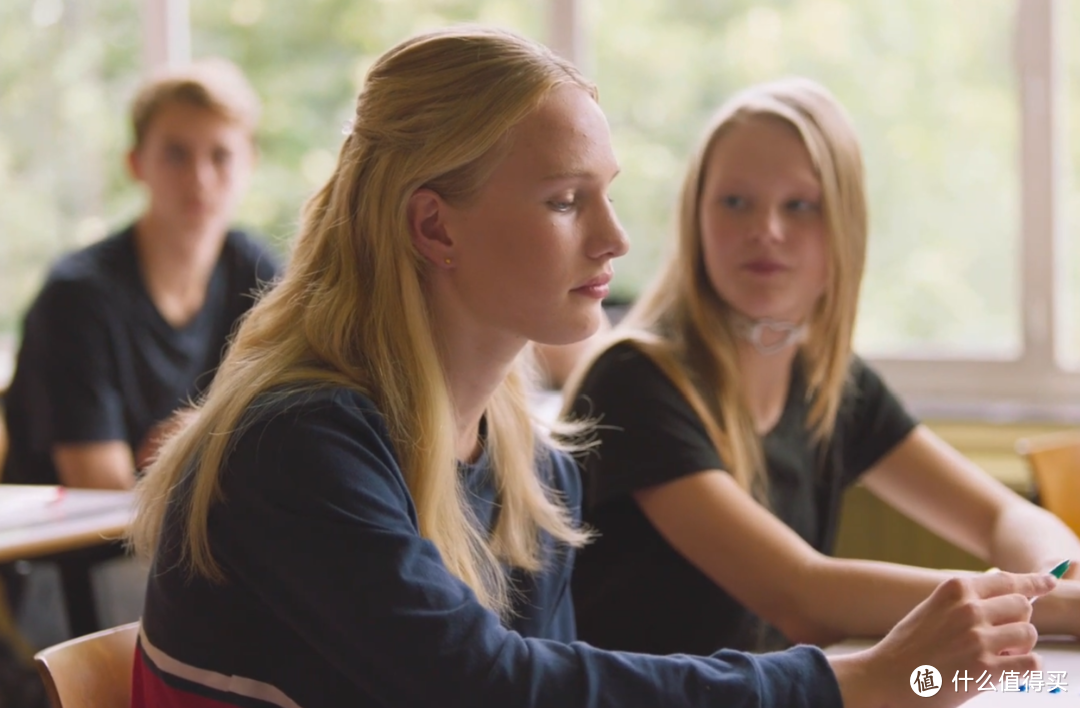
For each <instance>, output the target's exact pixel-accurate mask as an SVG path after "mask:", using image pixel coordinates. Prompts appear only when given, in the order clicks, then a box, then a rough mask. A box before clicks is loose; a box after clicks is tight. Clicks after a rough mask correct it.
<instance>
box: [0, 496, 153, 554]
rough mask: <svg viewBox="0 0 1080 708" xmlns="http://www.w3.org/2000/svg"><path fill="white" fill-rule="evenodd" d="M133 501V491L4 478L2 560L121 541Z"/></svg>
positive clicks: (0, 506) (0, 531)
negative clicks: (13, 481) (25, 482)
mask: <svg viewBox="0 0 1080 708" xmlns="http://www.w3.org/2000/svg"><path fill="white" fill-rule="evenodd" d="M133 503H134V496H133V494H132V493H131V492H121V491H104V490H91V489H65V490H63V491H60V488H59V487H49V486H36V485H26V486H24V485H17V484H0V563H8V562H11V561H15V560H25V559H31V558H38V557H40V556H45V555H50V554H53V553H61V552H63V551H70V550H75V549H77V548H85V547H88V546H95V545H100V544H104V543H110V542H112V541H115V540H117V539H119V538H120V537H121V536H122V535H123V533H124V531H125V530H126V529H127V527H128V525H129V524H130V523H131V518H132V512H133Z"/></svg>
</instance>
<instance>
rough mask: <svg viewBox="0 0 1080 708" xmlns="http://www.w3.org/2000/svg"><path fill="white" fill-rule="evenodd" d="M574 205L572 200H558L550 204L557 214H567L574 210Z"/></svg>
mask: <svg viewBox="0 0 1080 708" xmlns="http://www.w3.org/2000/svg"><path fill="white" fill-rule="evenodd" d="M574 203H575V202H574V200H572V199H556V200H553V201H550V202H548V206H550V207H551V208H552V209H554V210H555V211H557V212H561V213H566V212H568V211H570V210H572V209H573V208H574Z"/></svg>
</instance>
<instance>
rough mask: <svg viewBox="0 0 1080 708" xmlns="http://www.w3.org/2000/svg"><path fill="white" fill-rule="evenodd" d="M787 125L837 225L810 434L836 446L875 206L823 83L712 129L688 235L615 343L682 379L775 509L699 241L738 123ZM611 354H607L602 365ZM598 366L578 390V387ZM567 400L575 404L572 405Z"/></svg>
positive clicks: (810, 346) (814, 346)
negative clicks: (710, 175)
mask: <svg viewBox="0 0 1080 708" xmlns="http://www.w3.org/2000/svg"><path fill="white" fill-rule="evenodd" d="M762 118H768V119H777V120H781V121H783V122H784V123H786V124H788V125H790V126H792V127H793V128H794V129H795V130H796V131H797V132H798V134H799V136H800V137H801V138H802V141H803V143H804V144H805V145H806V148H807V151H808V152H809V153H810V159H811V161H812V163H813V165H814V168H815V171H816V175H817V178H818V179H819V180H820V182H821V188H822V194H823V206H824V215H825V220H826V224H827V226H828V234H829V236H828V251H829V254H828V258H829V278H828V283H827V285H826V289H825V293H824V295H823V296H822V298H821V299H820V300H819V301H818V303H817V305H816V307H815V308H814V311H813V312H812V314H811V316H810V321H809V325H810V326H809V331H810V334H809V339H808V340H807V341H806V342H805V343H804V344H803V345H802V351H801V357H800V360H801V362H802V365H803V366H804V373H805V379H806V382H807V391H806V393H807V397H808V399H809V401H810V403H811V407H810V413H809V419H808V427H809V428H810V430H811V431H812V433H813V435H814V438H815V439H816V440H818V441H825V440H828V439H829V438H830V437H831V435H832V431H833V428H834V424H835V422H836V417H837V414H838V411H839V408H840V402H841V399H842V397H843V390H844V386H845V381H846V379H847V372H848V365H849V362H850V358H851V341H852V334H853V329H854V326H855V312H856V307H857V303H858V295H859V285H860V283H861V281H862V274H863V267H864V264H865V260H866V232H867V210H866V196H865V191H864V189H865V187H864V183H863V164H862V156H861V151H860V150H859V144H858V138H857V136H856V134H855V130H854V128H853V126H852V124H851V122H850V120H849V119H848V117H847V115H846V113H845V112H844V110H843V108H842V107H841V106H840V104H839V103H838V102H837V101H836V99H835V98H834V97H833V96H832V95H831V94H830V93H829V92H828V91H827V90H826V89H825V88H823V87H822V86H820V85H818V84H816V83H814V82H812V81H809V80H807V79H784V80H781V81H775V82H770V83H766V84H761V85H758V86H755V87H752V88H750V89H747V90H745V91H743V92H741V93H739V94H736V95H735V96H733V97H732V98H731V99H729V100H728V101H727V102H725V103H724V105H722V106H721V107H720V109H719V110H718V111H717V113H716V114H715V115H714V116H713V118H712V120H711V121H710V122H709V124H708V127H707V129H706V131H705V133H704V135H703V138H702V139H701V141H700V142H699V145H698V147H697V149H696V150H695V152H694V154H693V156H692V158H691V159H690V163H689V166H688V167H687V170H686V176H685V179H684V181H683V185H682V191H681V193H680V199H679V211H678V220H677V232H678V239H677V241H676V243H675V248H674V250H673V251H672V252H670V254H669V257H668V258H667V261H666V262H665V264H664V266H663V268H662V270H661V272H660V273H659V275H658V276H657V277H656V278H655V279H654V280H653V281H652V283H651V284H650V285H649V287H648V288H647V289H646V291H645V293H644V294H643V295H642V296H641V297H640V298H639V300H638V301H637V303H636V304H635V306H634V307H633V308H632V309H631V311H630V312H629V313H628V314H627V316H626V318H625V319H624V320H623V322H622V323H620V326H619V327H618V328H617V329H616V330H615V331H614V332H613V335H612V337H611V339H610V341H609V346H610V345H614V344H615V343H618V342H623V341H629V342H630V343H632V344H633V345H634V346H636V347H637V348H639V349H640V350H641V351H642V352H643V353H645V354H646V355H648V356H649V357H650V358H651V359H652V360H653V361H655V362H656V363H657V365H658V366H659V367H660V368H661V370H662V371H663V372H664V373H665V374H666V375H667V376H668V377H669V378H670V379H671V380H672V382H673V383H674V384H675V386H676V387H677V388H678V389H679V391H680V392H681V393H682V394H683V395H684V396H685V397H686V399H687V401H688V402H689V403H690V405H691V406H692V407H693V409H694V411H695V412H696V413H697V414H698V416H699V417H700V418H701V420H702V421H703V422H704V424H705V427H706V429H707V431H708V433H709V437H710V438H711V439H712V441H713V444H714V445H715V446H716V448H717V450H718V452H719V453H720V456H721V458H722V459H723V460H724V461H725V464H726V465H728V467H729V472H730V473H731V474H732V475H733V476H734V477H735V479H736V480H737V481H738V482H739V484H740V486H742V487H743V488H744V489H746V490H748V491H750V492H751V493H753V494H754V495H755V496H756V497H757V498H758V499H759V500H760V501H762V502H763V503H766V502H767V494H766V490H767V486H768V481H767V475H766V472H765V469H764V460H763V453H762V450H761V443H760V441H759V439H758V436H757V433H756V431H755V429H754V424H753V420H752V418H751V415H750V411H749V408H748V406H747V403H746V401H745V399H744V396H743V393H742V389H741V387H740V385H739V382H740V375H739V366H738V357H737V354H736V335H735V329H734V322H733V318H732V317H731V310H730V308H729V306H728V305H727V304H726V303H725V302H724V301H723V300H722V299H721V298H720V297H719V295H718V294H717V293H716V290H715V289H714V288H713V286H712V284H711V282H710V280H709V277H708V274H707V273H706V270H705V264H704V258H703V255H702V245H701V220H700V204H701V193H702V187H703V185H704V182H705V176H706V175H705V170H706V166H707V165H708V160H709V156H710V154H711V152H712V149H713V147H714V146H715V145H716V144H717V142H718V141H719V140H720V139H721V138H722V137H723V136H724V135H725V134H727V132H728V131H730V130H731V128H732V127H733V126H736V125H739V124H741V123H745V122H746V121H749V120H757V119H762ZM607 348H609V347H606V346H605V347H601V348H600V349H599V351H597V352H596V353H595V354H594V357H593V359H594V360H595V357H598V356H599V355H600V354H602V353H603V351H606V350H607ZM587 369H588V366H587V365H586V366H582V367H580V368H579V369H578V378H576V379H575V381H574V382H573V383H572V384H571V387H570V390H571V391H573V390H575V389H576V388H577V387H579V386H580V383H581V380H580V377H581V376H583V374H584V372H585V371H587ZM568 400H569V401H572V400H573V397H572V396H570V397H569V398H568Z"/></svg>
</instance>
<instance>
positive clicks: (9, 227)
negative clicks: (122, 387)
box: [0, 0, 142, 386]
mask: <svg viewBox="0 0 1080 708" xmlns="http://www.w3.org/2000/svg"><path fill="white" fill-rule="evenodd" d="M139 32H140V21H139V13H138V6H137V5H136V3H133V2H132V1H131V0H79V1H78V2H74V1H69V2H63V1H62V0H4V2H2V3H0V87H3V88H2V90H0V234H2V236H0V336H4V337H6V338H8V337H11V336H13V334H14V332H15V330H16V329H17V326H18V324H19V322H20V321H21V318H22V314H23V312H24V310H25V309H26V307H27V305H28V304H29V301H30V298H32V297H33V296H34V294H35V293H36V291H37V289H38V288H39V287H40V285H41V281H42V278H43V277H44V273H45V270H46V268H47V267H48V265H49V263H50V262H51V261H52V260H53V259H54V258H55V257H56V256H57V255H58V254H59V253H60V252H62V251H65V250H68V249H71V248H74V247H76V246H80V245H82V244H85V243H89V242H90V241H93V240H96V239H97V238H100V237H101V236H102V235H104V233H105V231H106V229H109V228H114V227H116V226H118V225H119V224H121V223H122V222H123V220H124V219H126V218H130V217H131V216H132V215H133V214H134V213H135V211H136V209H137V202H138V194H137V190H135V189H134V187H133V186H132V185H131V183H130V180H128V178H127V176H126V173H125V170H124V150H125V149H126V147H127V143H128V134H129V129H128V123H127V105H128V103H129V101H130V98H131V93H132V91H133V90H134V87H135V83H136V82H137V81H138V78H139V62H140V60H141V47H142V45H141V41H140V39H139ZM4 348H5V349H6V348H7V347H4ZM0 358H3V357H0ZM4 361H5V362H6V359H5V360H4ZM5 365H6V363H5ZM6 381H7V377H6V372H3V371H0V386H2V385H3V384H5V383H6Z"/></svg>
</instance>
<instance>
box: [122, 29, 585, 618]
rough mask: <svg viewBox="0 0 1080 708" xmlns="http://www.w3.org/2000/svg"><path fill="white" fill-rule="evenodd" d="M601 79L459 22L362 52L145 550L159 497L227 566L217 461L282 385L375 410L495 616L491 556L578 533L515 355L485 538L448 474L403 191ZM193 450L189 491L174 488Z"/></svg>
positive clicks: (481, 159) (493, 412) (190, 549)
mask: <svg viewBox="0 0 1080 708" xmlns="http://www.w3.org/2000/svg"><path fill="white" fill-rule="evenodd" d="M568 83H569V84H575V85H578V86H580V87H582V88H584V89H585V90H587V91H589V92H590V94H591V95H593V96H594V97H595V95H596V91H595V88H594V87H593V86H592V84H590V83H589V82H587V81H586V80H585V79H584V78H583V77H582V76H581V75H580V74H579V73H578V72H577V71H576V70H575V69H574V67H573V66H572V65H570V64H569V63H567V62H565V61H563V60H562V59H560V58H558V57H556V56H555V55H554V54H552V53H551V52H550V51H549V50H547V49H546V48H544V47H542V46H540V45H538V44H535V43H533V42H530V41H528V40H525V39H523V38H521V37H518V36H516V35H513V34H510V33H507V32H502V31H497V30H490V29H484V28H470V27H458V28H453V29H448V30H442V31H436V32H431V33H428V34H424V35H421V36H418V37H415V38H413V39H410V40H407V41H405V42H403V43H402V44H400V45H398V46H397V47H395V48H393V49H391V50H390V51H388V52H387V53H386V54H384V55H383V56H382V57H381V58H380V59H379V61H378V62H377V63H376V64H375V65H374V66H373V67H372V68H371V70H370V72H369V74H368V76H367V79H366V81H365V85H364V88H363V90H362V91H361V93H360V96H359V99H358V100H357V106H356V117H355V122H354V124H353V126H352V130H351V132H350V134H349V135H348V137H347V138H346V140H345V144H344V145H343V146H342V148H341V153H340V156H339V159H338V165H337V168H336V169H335V171H334V174H333V176H331V178H330V180H329V181H328V182H327V184H326V185H325V186H324V187H323V188H322V189H321V190H319V192H318V193H317V194H316V195H315V196H314V197H312V199H311V200H310V201H309V202H308V204H307V205H306V206H305V209H304V212H303V220H302V225H301V228H300V232H299V235H298V237H297V240H296V243H295V247H294V250H293V254H292V258H291V261H290V263H289V266H288V269H287V272H286V273H285V275H284V277H283V278H282V280H281V281H280V282H279V283H278V284H277V285H276V287H274V288H273V289H272V290H270V291H269V292H267V293H266V294H265V295H264V296H263V297H262V299H261V300H260V301H259V302H258V303H257V304H256V305H255V306H254V307H253V308H252V310H251V312H250V313H249V314H248V316H247V317H246V319H245V320H244V322H243V323H242V325H241V326H240V328H239V331H238V332H237V334H236V336H235V340H234V341H233V342H232V344H231V346H230V349H229V351H228V354H227V356H226V357H225V359H224V361H223V362H222V364H221V367H220V369H219V370H218V373H217V375H216V377H215V379H214V382H213V384H212V385H211V387H210V388H209V390H208V392H207V394H206V396H205V398H204V399H203V400H202V401H201V404H200V405H199V406H198V407H197V409H196V410H195V411H194V412H193V413H192V414H191V415H190V416H188V420H187V421H186V423H185V425H184V427H183V428H182V429H181V431H180V432H179V433H178V434H176V435H175V436H174V437H172V438H170V439H169V441H168V442H167V443H166V444H165V445H164V447H163V448H162V451H161V454H160V456H159V458H158V459H157V461H156V462H155V463H154V465H153V466H152V467H151V469H150V470H149V471H148V473H147V475H146V477H145V479H144V480H143V481H142V483H141V484H140V490H139V513H138V518H137V521H136V524H135V527H134V530H133V533H132V540H133V543H134V545H135V546H136V548H137V549H138V550H139V551H140V552H141V553H144V554H151V553H153V551H154V550H155V548H156V546H157V542H158V537H159V534H160V531H161V526H162V521H163V518H164V514H165V510H166V506H167V505H169V504H182V505H183V507H184V513H183V515H182V516H183V519H184V521H183V527H184V531H185V533H184V538H183V552H184V558H185V561H186V563H187V564H188V567H189V568H190V570H191V571H192V572H195V573H198V574H201V575H204V576H206V577H209V578H212V579H215V580H221V579H224V573H223V571H222V569H221V568H220V567H219V566H218V564H217V563H216V562H215V559H214V558H213V556H212V554H211V544H210V539H209V538H208V536H207V516H208V514H209V511H210V508H211V506H212V505H213V504H215V503H216V502H219V501H220V500H221V491H220V485H219V475H220V470H221V468H222V466H223V465H224V464H225V462H226V458H227V456H228V453H229V450H230V445H231V444H232V443H233V442H234V438H235V437H236V435H237V430H238V427H239V426H240V425H241V424H242V420H243V417H244V414H245V411H247V410H248V409H249V408H250V406H251V405H252V403H253V401H254V399H255V398H256V397H257V396H259V395H260V393H262V392H266V391H268V390H269V389H274V388H279V387H282V386H285V387H288V388H291V389H297V388H312V387H319V386H347V387H350V388H352V389H355V390H358V391H360V392H362V393H364V394H365V395H367V396H369V397H370V398H371V399H372V400H373V401H374V402H375V404H376V406H377V407H378V409H379V410H380V411H381V413H382V415H383V416H384V418H385V421H386V425H387V428H388V430H389V432H390V436H391V439H392V441H393V444H394V449H395V451H396V453H397V456H398V459H399V461H400V463H401V469H402V472H403V474H404V477H405V480H406V482H407V484H408V487H409V490H410V492H411V494H412V496H413V499H414V502H415V504H416V509H417V514H418V516H419V521H420V532H421V534H422V535H423V536H424V537H425V538H428V539H430V540H431V541H432V542H434V544H435V545H436V547H437V548H438V549H439V552H440V554H441V555H442V559H443V561H444V562H445V563H446V565H447V567H448V568H449V569H450V571H451V572H452V573H453V574H454V575H456V576H457V577H459V578H460V579H461V580H462V581H464V582H465V583H467V584H468V585H469V586H470V587H471V588H472V589H473V590H474V591H475V593H476V595H477V597H478V598H479V600H480V602H482V603H483V604H484V605H486V606H487V607H489V608H491V609H492V610H494V611H496V612H499V613H500V614H503V615H504V616H505V614H506V612H507V611H508V610H509V608H510V596H509V595H510V588H509V587H508V584H507V580H506V576H505V573H504V571H503V570H502V566H501V564H502V563H506V564H509V565H511V566H514V567H518V568H523V569H525V570H528V571H536V570H539V569H540V568H541V567H542V564H543V561H544V559H543V558H542V557H541V555H542V554H541V544H540V539H539V533H540V531H541V530H543V531H546V532H548V533H549V534H551V536H553V537H554V538H556V539H558V540H560V541H563V542H566V543H569V544H571V545H580V544H581V543H583V542H584V540H585V539H586V534H585V533H584V532H583V531H582V530H580V529H577V528H575V527H574V525H573V523H572V520H571V519H570V516H569V514H568V513H567V510H566V508H565V507H564V506H563V505H562V503H561V502H560V501H559V500H557V499H554V498H552V497H553V495H552V493H551V491H550V490H549V489H547V488H546V487H545V485H544V484H543V482H542V481H541V479H540V478H539V477H538V474H537V463H538V460H537V451H538V445H537V443H538V441H537V439H536V436H537V433H536V432H535V429H534V425H533V421H532V418H531V417H530V413H529V408H528V400H527V395H528V386H527V380H526V378H525V376H524V374H523V372H522V371H521V370H520V369H521V367H520V366H519V367H518V368H515V370H514V371H513V372H512V373H511V374H510V375H509V376H508V377H507V378H506V380H505V381H504V382H503V383H502V385H500V386H499V388H498V389H497V391H496V392H495V394H494V395H493V397H492V399H491V401H490V402H489V405H488V407H487V411H486V423H487V439H486V448H487V450H488V454H489V457H490V459H491V461H492V466H493V468H494V473H495V480H496V482H495V483H496V487H497V488H498V490H499V493H500V499H499V503H500V513H499V516H498V521H497V525H496V528H495V530H494V532H493V533H492V535H491V537H490V538H488V537H486V535H485V534H484V533H483V532H482V531H481V530H480V529H479V528H477V526H476V524H475V522H474V520H473V517H472V514H471V512H470V506H469V504H468V502H467V501H466V499H465V497H464V493H463V490H462V489H461V487H460V484H459V481H458V473H457V470H456V460H455V454H454V444H453V439H452V433H451V432H450V431H452V430H454V429H455V426H454V424H453V413H452V407H451V402H450V398H449V392H448V388H447V383H446V381H445V379H444V374H443V369H442V365H441V363H440V359H439V357H438V355H437V349H436V343H435V341H434V338H433V333H432V323H431V320H430V317H431V315H430V310H429V307H428V303H427V301H426V298H425V294H424V286H423V280H424V270H425V268H424V262H423V261H422V258H421V256H420V255H419V254H418V253H417V251H416V250H415V248H414V246H413V244H412V241H411V239H410V236H409V230H408V226H407V221H406V209H407V203H408V199H409V197H410V195H411V194H412V193H413V192H415V190H417V189H418V188H421V187H426V188H429V189H432V190H434V191H435V192H437V193H438V194H440V195H441V196H442V197H443V198H444V199H446V200H447V201H448V202H450V203H468V201H469V200H470V199H471V198H473V197H474V195H475V194H476V193H477V191H478V190H479V189H480V188H481V187H482V185H483V184H484V183H485V181H486V180H487V178H488V176H489V175H490V174H491V172H492V170H493V169H494V167H495V166H496V165H497V163H498V161H499V160H500V158H501V156H502V155H503V154H505V151H506V148H507V146H508V137H507V136H508V132H509V131H510V129H511V128H512V127H513V126H514V125H516V124H517V123H518V122H519V121H521V120H522V119H523V118H524V117H525V116H527V115H528V114H529V113H530V112H531V111H533V110H534V109H535V108H536V107H537V106H538V105H539V104H540V102H541V101H542V100H543V99H544V97H545V96H546V95H547V94H548V92H549V91H551V90H552V89H553V88H555V87H556V86H559V85H562V84H568ZM191 467H194V472H193V473H194V475H195V480H194V484H193V486H192V493H191V494H190V498H179V497H178V496H176V495H175V494H174V490H175V489H176V487H177V484H178V482H179V481H180V480H181V478H182V477H183V476H184V475H185V474H186V473H187V472H186V470H187V469H189V468H191Z"/></svg>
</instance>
